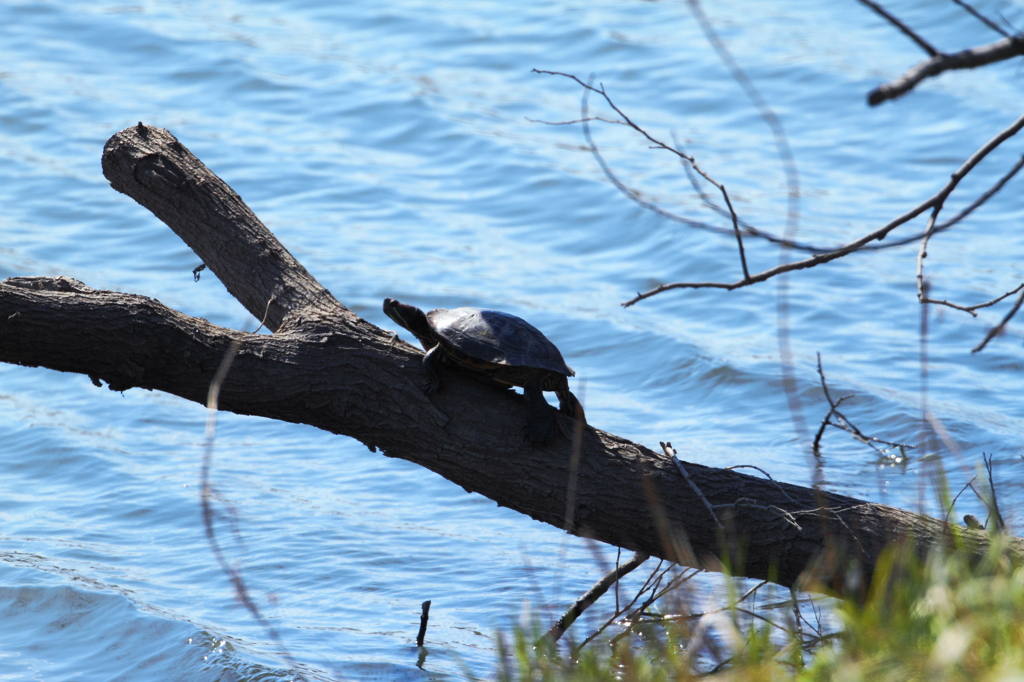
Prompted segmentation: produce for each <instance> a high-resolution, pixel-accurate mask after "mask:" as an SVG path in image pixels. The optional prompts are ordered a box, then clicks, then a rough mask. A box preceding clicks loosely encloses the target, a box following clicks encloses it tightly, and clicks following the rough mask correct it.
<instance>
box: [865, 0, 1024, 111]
mask: <svg viewBox="0 0 1024 682" xmlns="http://www.w3.org/2000/svg"><path fill="white" fill-rule="evenodd" d="M860 2H861V4H864V5H867V6H868V7H870V8H871V9H872V10H873V11H874V12H875V13H877V14H878V15H880V16H882V17H884V18H885V19H886V21H888V22H889V23H891V24H892V25H893V26H895V27H896V28H897V29H898V30H899V31H900V32H901V33H903V34H904V35H906V36H907V37H908V38H910V39H911V40H913V41H914V42H915V43H917V45H918V47H920V48H921V49H922V50H924V51H925V52H926V53H927V54H928V59H926V60H924V61H923V62H920V63H918V64H916V65H915V66H913V67H911V68H910V69H909V70H908V71H907V72H906V73H904V74H903V75H902V76H900V77H899V78H897V79H896V80H893V81H890V82H889V83H884V84H882V85H879V86H878V87H877V88H875V89H874V90H872V91H871V92H870V93H868V104H869V105H871V106H873V107H874V106H878V105H879V104H881V103H882V102H885V101H887V100H890V99H896V98H897V97H900V96H901V95H904V94H906V93H907V92H909V91H910V90H912V89H913V88H914V87H915V86H916V85H917V84H918V83H920V82H921V81H923V80H924V79H926V78H932V77H934V76H937V75H939V74H941V73H943V72H945V71H953V70H956V69H974V68H977V67H979V66H985V65H987V64H992V63H993V62H999V61H1004V60H1007V59H1012V58H1013V57H1017V56H1020V55H1024V36H1021V35H1011V34H1009V33H1007V32H1006V31H1004V30H1003V29H1002V28H1001V27H1000V26H999V25H998V24H996V23H995V22H994V21H992V20H991V19H989V18H987V17H985V16H984V15H982V14H981V13H980V12H978V11H977V10H976V9H974V8H973V7H971V6H970V5H969V4H967V3H966V2H963V0H953V2H955V3H956V4H957V5H959V6H960V7H962V8H963V9H964V10H966V11H967V12H968V13H970V14H971V16H973V17H974V18H975V19H978V20H979V21H981V22H982V23H984V24H985V25H986V26H988V27H989V28H990V29H992V30H993V31H995V32H997V33H999V34H1000V35H1002V36H1003V39H1002V40H998V41H996V42H994V43H990V44H988V45H982V46H980V47H972V48H970V49H967V50H961V51H960V52H956V53H953V54H947V53H945V52H941V51H939V50H937V49H936V48H935V47H933V46H932V45H931V44H930V43H929V42H928V41H926V40H925V39H924V38H922V37H921V36H920V35H918V34H917V33H916V32H915V31H914V30H913V29H911V28H910V27H909V26H907V25H906V24H904V23H903V22H901V21H900V20H899V19H897V18H896V17H894V16H893V15H892V14H890V13H889V12H888V11H886V10H885V9H884V8H883V7H881V6H880V5H878V4H877V3H875V2H872V1H871V0H860Z"/></svg>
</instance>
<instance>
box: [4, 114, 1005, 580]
mask: <svg viewBox="0 0 1024 682" xmlns="http://www.w3.org/2000/svg"><path fill="white" fill-rule="evenodd" d="M103 172H104V174H105V175H106V177H107V179H109V180H110V183H111V185H112V186H113V187H114V188H115V189H117V190H118V191H120V192H123V193H125V194H127V195H128V196H130V197H132V198H133V199H135V200H136V201H137V202H139V203H140V204H142V205H143V206H145V207H146V208H148V209H149V210H151V211H152V212H153V213H154V214H155V215H156V216H157V217H159V218H160V219H161V220H163V221H164V222H165V223H166V224H167V225H169V226H170V227H171V229H173V230H174V231H175V232H176V233H177V234H178V235H179V236H180V237H181V238H182V239H183V240H184V241H185V242H186V243H187V244H188V245H189V246H190V247H191V248H192V249H193V250H194V251H195V252H196V254H198V255H199V257H200V258H202V260H203V261H204V262H205V263H206V264H207V265H208V266H209V268H210V269H211V270H212V271H213V272H214V273H215V274H216V275H217V276H218V277H219V278H220V279H221V280H222V281H223V282H224V284H225V285H226V286H227V288H228V290H229V291H230V292H231V293H232V294H233V295H234V296H235V297H236V298H237V299H238V300H239V301H240V302H241V303H242V304H243V305H244V306H245V307H246V308H247V309H248V310H249V312H251V313H252V314H253V316H255V317H256V318H257V319H261V320H264V319H265V320H266V322H265V323H266V326H267V327H268V328H269V329H270V330H271V331H273V332H274V333H273V334H272V335H265V334H264V335H256V334H247V333H243V332H237V331H233V330H229V329H225V328H222V327H218V326H216V325H213V324H210V323H209V322H207V321H206V320H203V319H199V318H194V317H190V316H187V315H184V314H182V313H179V312H177V311H174V310H171V309H169V308H167V307H166V306H164V305H162V304H161V303H159V302H158V301H155V300H153V299H149V298H145V297H142V296H136V295H131V294H119V293H114V292H109V291H97V290H93V289H90V288H88V287H87V286H85V285H83V284H82V283H80V282H77V281H75V280H72V279H70V278H66V277H60V278H42V277H31V278H12V279H8V280H5V281H3V282H0V361H3V362H9V363H16V364H21V365H30V366H43V367H49V368H51V369H56V370H61V371H65V372H77V373H81V374H87V375H89V376H91V377H92V378H93V381H94V382H96V383H99V381H100V380H102V381H105V382H107V383H108V385H109V387H110V388H111V389H113V390H117V391H123V390H127V389H128V388H133V387H139V388H146V389H155V390H161V391H166V392H168V393H172V394H174V395H178V396H181V397H183V398H186V399H188V400H193V401H196V402H205V400H206V395H207V391H208V388H209V383H210V380H211V379H212V377H213V375H214V372H215V371H216V369H217V367H218V365H219V363H220V361H221V359H222V358H223V356H224V353H225V352H226V351H227V350H228V348H229V347H230V345H231V341H232V340H239V341H241V347H240V350H239V351H238V357H237V358H236V359H235V361H234V363H233V365H232V368H231V372H230V374H229V375H228V377H227V379H226V381H225V383H224V385H223V387H222V388H221V393H220V401H219V406H220V408H221V409H224V410H228V411H232V412H237V413H240V414H250V415H260V416H264V417H269V418H273V419H281V420H285V421H290V422H296V423H305V424H311V425H313V426H317V427H319V428H322V429H325V430H327V431H330V432H333V433H338V434H344V435H347V436H350V437H352V438H356V439H358V440H359V441H361V442H363V443H364V444H366V445H368V446H369V447H370V449H371V450H374V449H379V450H381V451H382V452H383V454H385V455H387V456H389V457H398V458H402V459H406V460H409V461H411V462H415V463H417V464H420V465H422V466H424V467H426V468H428V469H430V470H432V471H434V472H436V473H438V474H440V475H441V476H444V477H445V478H447V479H449V480H451V481H453V482H455V483H457V484H459V485H461V486H462V487H463V488H465V489H466V490H467V491H473V492H478V493H480V494H482V495H485V496H486V497H489V498H490V499H492V500H494V501H496V502H497V503H498V504H500V505H502V506H506V507H509V508H512V509H515V510H516V511H519V512H521V513H523V514H526V515H528V516H530V517H532V518H534V519H536V520H538V521H543V522H545V523H549V524H552V525H554V526H557V527H560V528H566V526H568V528H566V529H567V530H568V531H569V532H572V533H574V534H577V535H582V536H587V537H592V538H595V539H597V540H601V541H603V542H607V543H610V544H613V545H618V546H620V547H623V548H626V549H629V550H633V551H636V552H642V553H645V554H650V555H652V556H658V557H661V558H665V559H668V560H671V561H677V562H679V563H682V564H686V565H690V566H701V567H705V568H711V569H717V568H720V567H721V563H720V562H721V561H722V560H723V559H724V560H725V561H726V562H727V563H728V564H729V566H730V569H731V570H732V572H733V573H735V574H738V575H746V576H750V577H753V578H767V579H770V580H773V581H774V582H777V583H779V584H781V585H786V586H790V585H794V584H796V583H797V581H798V579H799V578H800V576H801V575H802V574H804V573H805V571H807V570H808V569H809V568H812V569H813V571H812V575H813V576H814V578H815V579H816V580H818V581H820V582H821V584H824V585H826V586H827V585H831V586H833V587H835V588H837V589H839V588H842V586H843V584H844V582H843V581H844V580H845V579H846V577H848V571H849V569H850V567H851V566H852V565H856V566H857V569H858V570H859V574H860V575H861V576H865V577H866V576H868V575H870V573H871V572H872V569H873V567H874V561H875V559H876V558H877V557H878V555H879V552H880V550H881V549H882V547H883V546H884V545H885V544H886V543H887V542H889V541H891V540H893V539H897V538H906V537H909V538H912V539H913V540H914V541H915V542H917V543H918V545H919V546H920V547H921V548H925V547H928V546H930V545H932V544H934V543H936V542H942V541H945V540H947V539H948V538H949V537H950V536H951V528H950V527H949V526H947V525H946V524H944V523H942V522H940V521H938V520H936V519H932V518H928V517H925V516H921V515H918V514H913V513H910V512H907V511H903V510H900V509H894V508H891V507H886V506H883V505H877V504H871V503H867V502H863V501H860V500H856V499H853V498H849V497H845V496H841V495H834V494H831V493H827V492H822V491H816V490H812V489H808V488H803V487H799V486H794V485H788V484H785V483H775V482H771V481H768V480H765V479H762V478H757V477H753V476H748V475H746V474H742V473H738V472H734V471H729V470H724V469H715V468H710V467H705V466H701V465H699V464H692V463H683V464H682V465H681V466H679V465H677V464H676V462H675V461H674V460H673V459H672V458H670V457H669V456H667V455H666V454H664V453H657V452H653V451H651V450H649V449H647V448H645V447H643V446H641V445H637V444H634V443H631V442H629V441H627V440H625V439H623V438H619V437H617V436H614V435H612V434H609V433H605V432H603V431H600V430H598V429H595V428H592V427H587V428H586V429H585V431H584V433H583V436H582V439H581V441H580V442H579V443H578V446H579V448H580V449H579V457H578V462H579V464H578V470H577V471H576V472H573V471H572V470H571V469H572V468H573V467H572V466H571V462H572V461H573V457H572V445H571V444H570V443H569V442H567V441H564V440H561V439H559V440H556V441H555V442H553V443H550V444H548V445H547V446H544V447H531V446H530V445H529V444H528V443H527V442H526V441H525V439H524V438H523V425H524V424H525V421H526V406H525V403H524V401H523V399H522V397H521V396H519V395H517V394H515V393H513V392H511V391H505V390H501V389H498V388H495V387H492V386H490V385H487V384H483V383H480V382H477V381H474V380H472V378H471V377H467V376H463V375H459V374H456V373H449V375H448V376H446V378H445V381H446V384H445V390H444V391H442V392H440V393H438V394H435V395H433V396H431V397H430V398H427V397H426V396H424V395H423V392H422V388H421V387H422V384H423V380H424V375H423V369H422V366H421V364H420V359H421V357H422V353H421V351H420V350H419V349H417V348H415V347H413V346H410V345H409V344H407V343H405V342H403V341H401V340H399V339H397V338H396V337H395V336H394V335H393V334H391V333H389V332H387V331H385V330H382V329H379V328H378V327H376V326H374V325H372V324H370V323H369V322H366V321H365V320H362V319H361V318H359V317H358V316H357V315H355V314H354V313H352V312H351V311H350V310H348V309H347V308H345V307H344V306H343V305H342V304H341V303H339V302H338V301H337V300H335V299H334V297H333V296H331V294H330V293H329V292H328V291H327V290H326V289H325V288H323V287H322V286H321V285H320V284H319V283H317V281H316V280H315V279H314V278H313V277H312V276H311V275H310V274H309V273H308V272H307V271H306V270H305V269H304V268H303V267H302V266H301V265H300V264H299V263H298V262H297V261H296V260H295V259H294V258H293V257H292V256H291V254H290V253H288V251H287V250H286V249H285V248H284V247H283V246H282V245H281V244H280V243H279V242H278V241H277V239H276V238H275V237H274V236H273V235H272V234H271V233H270V232H269V230H267V228H266V227H265V226H264V225H263V224H262V223H261V222H260V221H259V220H258V219H257V218H256V216H255V215H253V214H252V212H251V211H250V210H249V209H248V207H246V206H245V204H244V203H243V202H242V200H241V199H240V198H239V197H238V195H237V194H235V193H234V192H233V191H232V190H231V189H230V187H228V186H227V185H226V184H225V183H224V182H223V181H222V180H220V178H218V177H217V176H215V175H214V174H213V173H212V172H210V171H209V170H208V169H207V168H206V167H205V166H204V165H203V164H202V163H201V162H200V161H199V160H198V159H197V158H195V157H194V156H193V155H192V154H191V153H190V152H189V151H188V150H187V149H185V147H184V146H182V145H181V144H180V143H179V142H178V141H177V140H176V139H175V138H174V137H173V136H172V135H171V134H170V133H169V132H167V131H166V130H162V129H159V128H152V127H147V126H143V125H142V124H141V123H140V124H139V125H138V126H133V127H131V128H127V129H125V130H123V131H121V132H119V133H117V134H116V135H114V136H113V137H112V138H111V139H110V141H109V142H108V143H107V145H106V148H105V149H104V153H103ZM324 466H331V462H329V461H325V462H324ZM687 478H688V479H689V480H687ZM567 501H568V504H570V505H571V508H570V509H568V510H567ZM567 520H568V521H567ZM953 534H955V535H957V536H958V537H962V538H963V539H964V541H965V542H966V543H967V544H968V545H969V546H970V547H972V548H975V549H976V551H979V552H980V551H982V550H983V549H984V547H985V546H986V545H987V540H986V538H985V536H984V535H983V534H982V533H976V532H970V531H966V530H964V529H962V528H957V529H956V530H955V531H954V533H953ZM1012 547H1013V549H1014V551H1016V552H1017V553H1018V554H1020V553H1024V543H1022V542H1021V541H1019V540H1014V541H1013V543H1012Z"/></svg>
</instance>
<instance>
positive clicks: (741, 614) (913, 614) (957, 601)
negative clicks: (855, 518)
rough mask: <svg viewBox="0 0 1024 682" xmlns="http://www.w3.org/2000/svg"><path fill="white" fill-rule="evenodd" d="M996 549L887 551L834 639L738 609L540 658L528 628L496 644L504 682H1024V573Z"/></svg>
mask: <svg viewBox="0 0 1024 682" xmlns="http://www.w3.org/2000/svg"><path fill="white" fill-rule="evenodd" d="M999 545H1000V543H999V539H998V537H995V538H994V542H993V548H992V549H991V550H990V551H989V553H988V554H987V555H986V556H985V557H984V558H983V559H982V560H981V561H974V562H973V563H972V561H971V560H970V558H969V555H968V554H967V553H966V552H961V551H959V550H950V551H947V552H933V553H932V554H931V555H929V556H928V557H927V558H925V559H921V558H919V557H917V556H915V555H914V554H913V553H912V552H910V551H908V550H907V549H906V548H905V546H896V547H892V548H890V549H889V550H888V551H887V552H886V553H885V554H884V556H883V557H882V558H881V559H880V560H879V561H878V563H877V565H876V571H875V575H874V578H873V580H872V583H871V585H870V586H869V589H868V591H867V593H866V596H865V597H864V598H863V599H862V600H861V601H859V602H858V601H853V600H846V601H836V602H835V603H834V605H833V607H832V617H833V619H835V620H837V621H838V623H841V625H840V626H839V627H837V628H835V630H834V632H832V633H830V634H829V635H828V636H824V637H821V636H811V635H810V633H808V632H807V628H803V629H798V628H797V627H796V626H795V624H796V623H798V622H800V621H799V620H798V619H797V618H796V617H795V616H792V617H789V618H788V620H785V621H784V622H780V619H779V618H777V617H774V618H768V619H762V618H761V617H751V616H750V611H749V610H747V609H746V608H741V607H744V606H745V605H736V604H735V603H734V604H733V606H732V607H731V608H728V609H725V610H723V611H721V612H719V613H717V614H715V615H712V616H706V617H705V618H703V619H701V618H682V619H676V620H662V621H660V622H658V621H657V618H655V619H651V618H647V619H645V620H644V622H641V623H637V624H634V625H633V626H632V627H631V628H630V629H628V630H627V631H626V634H624V635H623V634H622V633H621V632H620V633H619V637H618V638H617V640H616V641H614V642H613V641H612V639H611V638H608V637H605V638H604V639H603V640H602V639H597V640H595V641H593V642H591V643H589V644H588V645H587V646H586V647H584V648H583V649H582V650H581V651H580V652H579V653H578V654H576V655H570V654H569V653H568V651H569V650H571V647H570V646H567V645H566V644H561V645H560V646H557V647H556V646H554V645H552V644H550V643H546V642H543V641H542V643H541V644H540V645H538V646H534V642H536V641H537V639H538V638H539V635H540V634H541V633H542V631H541V630H540V629H537V628H534V629H533V630H532V631H529V632H528V631H527V630H525V629H523V628H519V629H517V630H515V631H513V632H512V633H511V634H509V635H507V636H506V635H499V638H498V639H499V642H498V644H499V652H500V660H499V665H498V673H497V679H498V680H501V682H519V681H526V680H530V681H538V682H541V681H544V682H547V681H549V680H550V681H556V680H559V681H560V680H572V681H581V682H582V681H584V680H586V681H590V680H595V681H600V680H609V681H611V680H615V681H623V682H661V681H668V680H673V681H674V680H691V679H711V680H751V681H755V680H756V681H762V680H763V681H766V682H767V681H769V680H799V681H805V680H806V681H811V680H813V681H819V680H822V681H824V680H829V681H831V680H837V681H847V680H849V681H854V680H865V681H868V680H870V681H871V682H876V681H879V682H885V681H888V680H892V681H893V682H896V681H899V682H904V681H906V680H926V681H927V682H940V681H942V680H972V681H975V680H981V681H984V680H1013V679H1019V680H1022V681H1024V567H1021V566H1020V565H1017V564H1015V563H1014V562H1012V561H1011V560H1010V559H1009V558H1008V557H1007V556H1006V554H1005V553H1004V552H1003V551H1002V550H1001V549H1000V547H999ZM733 600H734V601H735V597H733ZM673 612H674V613H678V611H673ZM788 612H789V611H788V610H786V609H783V610H780V611H776V612H773V614H776V613H783V614H785V613H788ZM653 615H654V616H657V615H658V614H656V613H655V614H653ZM581 625H582V623H577V625H576V626H575V627H580V626H581ZM571 633H572V630H570V634H571ZM716 661H717V663H716Z"/></svg>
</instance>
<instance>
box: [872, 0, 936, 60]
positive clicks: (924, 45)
mask: <svg viewBox="0 0 1024 682" xmlns="http://www.w3.org/2000/svg"><path fill="white" fill-rule="evenodd" d="M860 3H861V4H862V5H867V6H868V7H870V8H871V9H872V10H873V11H874V12H875V14H877V15H879V16H880V17H882V18H883V19H885V20H886V21H888V22H889V23H890V24H892V25H893V26H895V27H896V28H897V29H898V30H899V31H900V33H902V34H903V35H905V36H907V37H908V38H910V39H911V40H913V41H914V42H915V43H917V46H918V47H920V48H921V49H922V50H924V51H925V52H926V53H928V56H929V57H934V56H935V55H937V54H940V53H939V51H938V50H936V49H935V48H934V47H932V45H931V43H929V42H928V41H927V40H925V39H924V38H922V37H921V36H919V35H918V34H917V33H916V32H914V30H913V29H912V28H910V27H909V26H907V25H906V24H904V23H903V22H902V21H900V20H899V19H897V18H896V17H894V16H893V15H892V14H890V13H889V12H888V11H887V10H886V9H885V8H884V7H882V6H881V5H879V4H878V3H876V2H872V1H871V0H860Z"/></svg>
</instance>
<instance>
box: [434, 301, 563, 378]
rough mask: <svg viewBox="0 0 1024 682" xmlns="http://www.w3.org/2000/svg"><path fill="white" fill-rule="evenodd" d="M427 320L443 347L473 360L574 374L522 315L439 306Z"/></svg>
mask: <svg viewBox="0 0 1024 682" xmlns="http://www.w3.org/2000/svg"><path fill="white" fill-rule="evenodd" d="M427 321H428V322H429V323H430V326H431V327H432V328H433V330H434V333H435V334H436V335H437V337H438V340H439V341H440V342H441V343H442V345H443V346H448V347H450V348H453V349H455V350H456V351H458V352H459V353H462V354H464V355H466V356H468V357H471V358H474V359H476V360H480V361H483V362H489V363H493V364H495V365H505V366H508V367H532V368H535V369H544V370H549V371H551V372H557V373H559V374H564V375H565V376H570V377H571V376H575V375H576V373H575V372H574V371H572V368H570V367H569V366H568V365H567V364H565V360H563V359H562V354H561V353H560V352H558V348H556V347H555V344H553V343H551V341H549V340H548V337H546V336H544V334H542V333H541V332H540V330H539V329H537V328H536V327H534V326H533V325H532V324H530V323H529V322H527V321H526V320H524V319H522V318H521V317H516V316H515V315H509V314H508V313H503V312H500V311H498V310H483V309H481V308H451V309H448V308H438V309H437V310H431V311H430V312H429V313H427Z"/></svg>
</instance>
